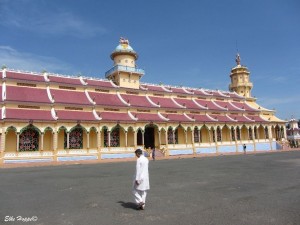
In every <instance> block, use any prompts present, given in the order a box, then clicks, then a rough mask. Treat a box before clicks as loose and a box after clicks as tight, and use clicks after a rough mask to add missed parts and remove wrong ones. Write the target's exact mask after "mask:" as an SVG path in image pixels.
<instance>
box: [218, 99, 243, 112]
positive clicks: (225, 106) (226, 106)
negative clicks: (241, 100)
mask: <svg viewBox="0 0 300 225" xmlns="http://www.w3.org/2000/svg"><path fill="white" fill-rule="evenodd" d="M214 102H215V103H217V104H218V105H219V106H221V107H223V108H227V109H228V110H230V111H237V110H238V109H237V108H234V107H233V106H232V105H231V104H229V102H222V101H214Z"/></svg>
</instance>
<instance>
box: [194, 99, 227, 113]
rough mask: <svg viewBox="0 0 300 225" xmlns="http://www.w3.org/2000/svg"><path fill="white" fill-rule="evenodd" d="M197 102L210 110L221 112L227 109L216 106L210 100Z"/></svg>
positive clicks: (197, 100)
mask: <svg viewBox="0 0 300 225" xmlns="http://www.w3.org/2000/svg"><path fill="white" fill-rule="evenodd" d="M195 101H196V102H197V103H198V104H200V105H202V106H203V107H208V109H210V110H221V111H225V109H222V108H219V107H218V106H216V105H215V104H214V103H213V102H212V101H209V100H203V99H195Z"/></svg>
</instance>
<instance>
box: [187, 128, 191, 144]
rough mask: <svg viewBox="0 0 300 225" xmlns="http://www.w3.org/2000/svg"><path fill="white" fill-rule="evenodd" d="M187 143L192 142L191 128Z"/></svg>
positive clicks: (188, 132)
mask: <svg viewBox="0 0 300 225" xmlns="http://www.w3.org/2000/svg"><path fill="white" fill-rule="evenodd" d="M187 143H188V144H192V131H191V130H190V129H189V130H188V131H187Z"/></svg>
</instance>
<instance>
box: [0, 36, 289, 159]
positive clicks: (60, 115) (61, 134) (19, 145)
mask: <svg viewBox="0 0 300 225" xmlns="http://www.w3.org/2000/svg"><path fill="white" fill-rule="evenodd" d="M111 59H112V60H113V67H112V68H111V69H109V70H108V71H107V72H106V73H105V77H106V79H96V78H90V77H84V76H65V75H58V74H52V73H48V72H42V73H33V72H21V71H16V70H11V69H7V68H3V69H2V71H0V77H1V86H0V92H1V93H2V95H1V99H0V100H1V112H0V113H1V130H0V131H1V142H0V144H1V152H2V153H1V158H2V161H3V162H4V163H14V162H28V161H31V162H35V161H39V162H41V161H56V160H57V161H68V160H89V159H107V158H128V157H134V154H133V152H134V149H136V148H143V149H144V148H145V149H148V148H156V149H157V150H161V151H162V152H164V154H165V155H180V154H210V153H229V152H231V153H232V152H242V151H243V147H242V146H243V144H246V145H247V151H248V152H249V151H268V150H275V149H277V148H278V145H277V143H276V140H281V139H282V138H286V136H285V133H286V131H285V121H283V120H280V119H278V118H277V117H276V116H275V112H274V111H273V110H268V109H265V108H263V107H262V106H260V105H258V104H257V103H256V99H255V98H253V97H252V95H251V90H252V87H253V84H252V83H251V82H250V72H249V71H248V69H247V67H245V66H243V65H241V63H240V62H241V60H240V57H239V55H238V56H237V59H236V63H237V65H236V66H235V67H234V68H232V69H231V73H230V78H231V83H230V85H229V89H230V91H221V90H209V89H203V88H194V87H181V86H171V85H160V84H147V83H142V82H141V77H142V76H144V75H145V71H144V70H143V69H140V68H138V67H137V66H136V63H135V62H136V60H137V59H138V54H137V53H136V52H135V51H134V50H133V48H132V47H131V46H130V44H129V41H128V40H127V39H124V38H121V39H120V43H119V45H118V46H117V47H116V49H115V50H114V51H113V52H112V54H111ZM0 60H1V59H0ZM161 66H163V64H162V65H161ZM183 76H186V78H187V79H189V78H188V74H183ZM170 79H172V77H170ZM199 79H201V78H199ZM211 79H214V78H213V77H212V78H211Z"/></svg>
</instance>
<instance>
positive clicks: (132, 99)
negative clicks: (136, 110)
mask: <svg viewBox="0 0 300 225" xmlns="http://www.w3.org/2000/svg"><path fill="white" fill-rule="evenodd" d="M121 96H122V98H123V99H124V100H125V101H126V102H128V101H129V103H130V105H131V106H136V107H147V108H153V107H154V106H153V105H152V104H151V103H150V102H149V101H148V100H147V98H146V97H145V96H139V95H127V94H121Z"/></svg>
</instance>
